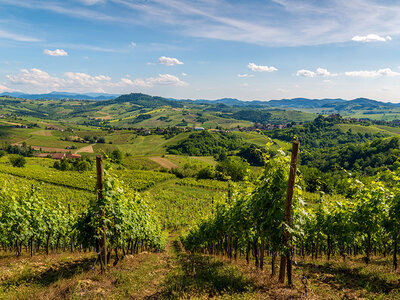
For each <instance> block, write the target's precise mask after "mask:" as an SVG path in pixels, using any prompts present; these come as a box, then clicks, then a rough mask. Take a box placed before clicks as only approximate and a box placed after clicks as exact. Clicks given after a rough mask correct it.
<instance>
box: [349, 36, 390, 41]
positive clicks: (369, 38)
mask: <svg viewBox="0 0 400 300" xmlns="http://www.w3.org/2000/svg"><path fill="white" fill-rule="evenodd" d="M351 40H352V41H354V42H364V43H369V42H386V41H391V40H392V37H391V36H389V35H388V36H386V37H383V36H379V35H377V34H368V35H356V36H354V37H353V38H352V39H351Z"/></svg>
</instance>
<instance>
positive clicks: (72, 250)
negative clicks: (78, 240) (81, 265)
mask: <svg viewBox="0 0 400 300" xmlns="http://www.w3.org/2000/svg"><path fill="white" fill-rule="evenodd" d="M68 215H69V217H70V218H71V204H69V203H68ZM70 247H71V253H73V252H74V236H73V234H72V231H71V239H70Z"/></svg>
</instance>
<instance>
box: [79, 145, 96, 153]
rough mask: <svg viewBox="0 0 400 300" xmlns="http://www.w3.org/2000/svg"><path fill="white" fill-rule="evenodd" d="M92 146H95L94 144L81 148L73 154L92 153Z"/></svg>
mask: <svg viewBox="0 0 400 300" xmlns="http://www.w3.org/2000/svg"><path fill="white" fill-rule="evenodd" d="M93 145H95V144H91V145H89V146H85V147H82V148H80V149H78V150H76V151H75V154H76V153H93V152H94V151H93Z"/></svg>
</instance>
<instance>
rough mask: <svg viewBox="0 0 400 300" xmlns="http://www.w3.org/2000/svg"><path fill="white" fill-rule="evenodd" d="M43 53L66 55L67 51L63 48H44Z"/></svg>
mask: <svg viewBox="0 0 400 300" xmlns="http://www.w3.org/2000/svg"><path fill="white" fill-rule="evenodd" d="M43 53H44V54H46V55H50V56H68V53H67V51H65V50H63V49H56V50H49V49H44V50H43Z"/></svg>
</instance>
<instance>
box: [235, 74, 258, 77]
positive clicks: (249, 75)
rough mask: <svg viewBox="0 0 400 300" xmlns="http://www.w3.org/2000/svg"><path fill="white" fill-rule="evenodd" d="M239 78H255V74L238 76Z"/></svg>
mask: <svg viewBox="0 0 400 300" xmlns="http://www.w3.org/2000/svg"><path fill="white" fill-rule="evenodd" d="M237 77H239V78H247V77H254V75H253V74H237Z"/></svg>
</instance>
